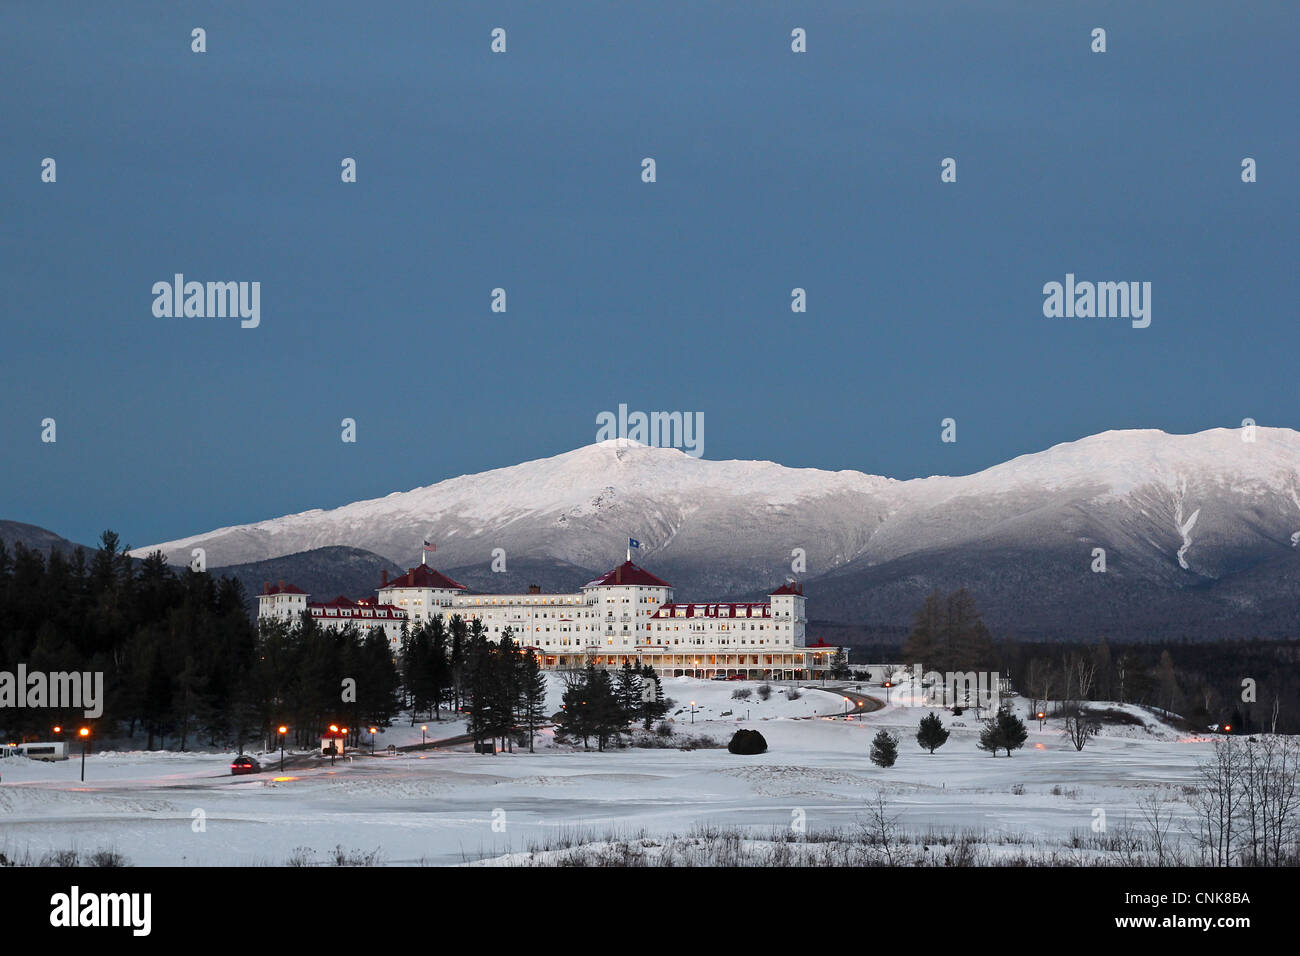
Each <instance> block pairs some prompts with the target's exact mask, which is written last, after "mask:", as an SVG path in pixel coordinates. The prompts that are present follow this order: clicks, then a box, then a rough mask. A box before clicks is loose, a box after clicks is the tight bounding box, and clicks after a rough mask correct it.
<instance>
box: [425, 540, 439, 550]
mask: <svg viewBox="0 0 1300 956" xmlns="http://www.w3.org/2000/svg"><path fill="white" fill-rule="evenodd" d="M424 550H425V551H437V550H438V546H437V545H436V544H430V543H429V542H428V541H426V542H424Z"/></svg>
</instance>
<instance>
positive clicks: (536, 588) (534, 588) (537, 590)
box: [528, 584, 542, 594]
mask: <svg viewBox="0 0 1300 956" xmlns="http://www.w3.org/2000/svg"><path fill="white" fill-rule="evenodd" d="M528 593H529V594H541V593H542V588H541V585H538V584H530V585H528Z"/></svg>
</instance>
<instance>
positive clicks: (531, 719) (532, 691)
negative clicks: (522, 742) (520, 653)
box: [520, 648, 549, 753]
mask: <svg viewBox="0 0 1300 956" xmlns="http://www.w3.org/2000/svg"><path fill="white" fill-rule="evenodd" d="M521 671H522V682H521V685H520V689H521V703H522V708H521V710H520V717H521V721H520V722H521V723H522V724H523V725H524V726H526V727H527V728H528V752H529V753H533V752H534V751H533V738H534V737H535V736H536V731H537V727H538V725H539V724H542V723H545V722H546V720H547V717H548V716H549V715H548V714H547V713H546V675H545V674H544V673H543V672H542V665H541V662H540V661H539V660H538V659H537V655H536V654H535V653H533V649H532V648H529V649H528V652H527V653H526V654H524V657H523V666H522V669H521Z"/></svg>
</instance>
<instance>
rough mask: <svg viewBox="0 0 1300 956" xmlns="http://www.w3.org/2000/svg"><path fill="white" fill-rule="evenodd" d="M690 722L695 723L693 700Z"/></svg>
mask: <svg viewBox="0 0 1300 956" xmlns="http://www.w3.org/2000/svg"><path fill="white" fill-rule="evenodd" d="M691 723H692V724H693V723H695V701H691Z"/></svg>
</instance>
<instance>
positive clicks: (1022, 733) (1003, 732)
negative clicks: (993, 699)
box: [997, 707, 1029, 757]
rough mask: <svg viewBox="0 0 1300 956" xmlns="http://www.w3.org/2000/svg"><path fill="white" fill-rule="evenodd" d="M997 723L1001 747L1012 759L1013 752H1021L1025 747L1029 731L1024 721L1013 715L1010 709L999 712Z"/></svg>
mask: <svg viewBox="0 0 1300 956" xmlns="http://www.w3.org/2000/svg"><path fill="white" fill-rule="evenodd" d="M997 723H998V735H999V737H1000V740H1001V746H1002V748H1003V749H1004V750H1005V751H1006V752H1007V756H1008V757H1010V756H1011V751H1013V750H1019V749H1020V748H1021V747H1023V746H1024V745H1025V741H1026V740H1028V739H1029V731H1028V730H1026V729H1025V724H1024V721H1022V720H1021V719H1020V718H1019V717H1017V716H1016V715H1015V714H1013V713H1012V712H1011V710H1010V708H1006V707H1004V708H1003V709H1002V710H1000V711H998V716H997Z"/></svg>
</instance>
